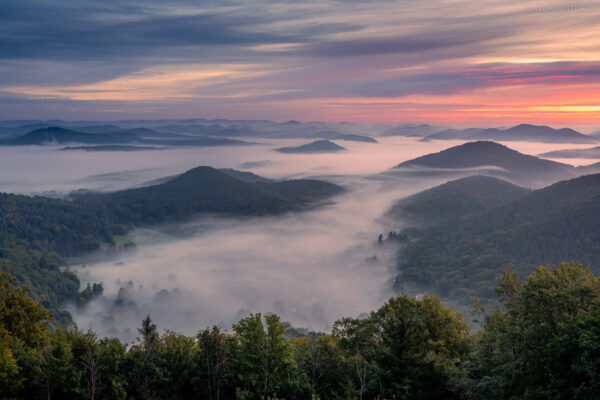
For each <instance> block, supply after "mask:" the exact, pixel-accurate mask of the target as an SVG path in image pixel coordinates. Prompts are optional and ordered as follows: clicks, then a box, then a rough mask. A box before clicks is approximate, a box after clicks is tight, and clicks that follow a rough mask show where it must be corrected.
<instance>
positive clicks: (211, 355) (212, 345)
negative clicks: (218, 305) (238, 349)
mask: <svg viewBox="0 0 600 400" xmlns="http://www.w3.org/2000/svg"><path fill="white" fill-rule="evenodd" d="M196 340H197V343H198V348H199V349H198V350H199V351H198V353H197V360H196V362H197V365H198V369H199V372H200V376H201V377H202V378H201V380H200V386H201V387H202V388H205V390H207V391H208V398H209V399H210V400H219V399H220V398H221V389H222V387H223V383H224V380H226V379H227V378H228V376H229V372H230V369H231V349H232V343H231V340H230V339H229V338H228V337H227V335H226V334H225V333H223V332H221V330H220V329H219V328H218V327H217V326H213V328H212V329H208V328H206V329H205V330H203V331H200V332H198V334H197V335H196Z"/></svg>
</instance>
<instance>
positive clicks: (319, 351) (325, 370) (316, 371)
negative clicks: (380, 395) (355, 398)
mask: <svg viewBox="0 0 600 400" xmlns="http://www.w3.org/2000/svg"><path fill="white" fill-rule="evenodd" d="M294 357H295V358H296V362H297V364H298V368H299V369H300V371H301V372H303V373H304V374H305V375H306V376H307V378H308V381H309V383H310V388H311V391H312V393H313V395H314V396H316V397H318V398H324V399H344V398H348V397H352V394H353V393H352V392H353V390H354V385H353V380H352V377H353V376H354V373H355V371H354V369H353V366H352V365H350V364H349V363H348V359H347V357H346V356H345V352H344V350H343V349H342V348H341V347H340V345H339V339H338V338H336V337H334V336H332V335H319V336H308V337H307V336H303V337H299V338H297V339H295V341H294Z"/></svg>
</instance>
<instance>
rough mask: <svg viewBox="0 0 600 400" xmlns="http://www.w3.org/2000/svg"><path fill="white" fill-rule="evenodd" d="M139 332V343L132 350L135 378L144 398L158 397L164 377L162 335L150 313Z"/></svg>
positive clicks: (147, 399) (149, 399)
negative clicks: (158, 389)
mask: <svg viewBox="0 0 600 400" xmlns="http://www.w3.org/2000/svg"><path fill="white" fill-rule="evenodd" d="M138 332H139V334H140V336H139V337H138V343H137V344H135V345H134V346H132V348H131V350H130V357H131V358H132V361H133V367H134V371H133V380H134V382H135V383H136V385H137V390H138V391H139V393H140V395H141V396H142V398H143V399H146V400H151V399H154V398H156V397H157V396H156V391H157V388H158V386H159V384H160V382H161V380H162V379H163V376H162V370H161V366H162V365H161V364H162V359H161V343H160V335H159V334H158V330H157V329H156V324H155V323H154V322H152V319H151V318H150V316H149V315H148V316H146V318H144V320H143V321H142V326H141V327H140V328H138Z"/></svg>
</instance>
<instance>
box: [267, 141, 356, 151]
mask: <svg viewBox="0 0 600 400" xmlns="http://www.w3.org/2000/svg"><path fill="white" fill-rule="evenodd" d="M276 150H277V151H279V152H280V153H298V154H309V153H334V152H338V151H342V150H346V149H345V148H343V147H342V146H338V145H337V144H335V143H333V142H330V141H329V140H317V141H315V142H311V143H307V144H303V145H301V146H296V147H281V148H279V149H276Z"/></svg>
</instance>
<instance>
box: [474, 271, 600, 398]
mask: <svg viewBox="0 0 600 400" xmlns="http://www.w3.org/2000/svg"><path fill="white" fill-rule="evenodd" d="M500 283H501V284H500V286H499V288H498V294H499V296H500V299H501V301H502V303H503V306H504V310H500V309H497V308H496V309H493V310H492V312H491V314H490V315H488V316H487V317H486V321H485V325H484V327H483V329H482V330H481V331H480V332H479V333H478V334H477V335H476V349H475V352H474V354H473V357H474V365H475V368H473V371H472V373H473V376H472V378H473V381H474V383H473V391H474V397H475V398H481V399H488V398H530V399H534V398H550V399H577V398H590V397H589V396H591V395H592V394H594V393H595V394H597V393H598V388H599V384H600V381H598V371H599V370H600V369H599V368H600V358H598V357H597V355H598V353H597V349H598V344H597V343H598V341H597V339H598V338H599V337H598V332H599V329H600V319H598V305H599V304H600V303H599V301H600V280H599V279H598V278H596V277H594V276H593V275H592V274H591V272H590V271H589V270H587V269H584V268H582V267H581V265H579V264H574V263H571V264H564V263H563V264H561V265H560V266H558V267H552V268H550V267H539V268H538V269H537V270H536V271H535V272H534V273H533V274H532V275H531V276H529V277H528V278H527V280H526V281H525V282H524V283H521V282H520V281H519V280H518V279H516V278H515V276H514V275H511V274H508V273H506V274H505V275H504V277H503V278H502V279H501V282H500Z"/></svg>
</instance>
